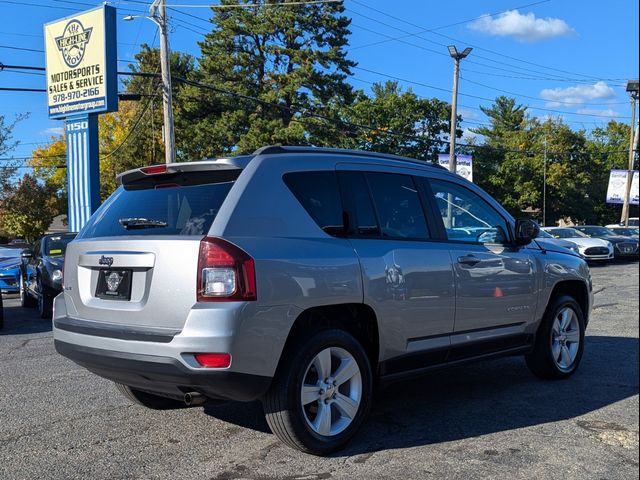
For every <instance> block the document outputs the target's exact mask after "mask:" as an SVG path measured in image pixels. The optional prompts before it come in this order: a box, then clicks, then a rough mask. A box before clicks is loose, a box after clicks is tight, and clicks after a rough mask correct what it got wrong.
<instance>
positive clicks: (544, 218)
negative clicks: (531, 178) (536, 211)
mask: <svg viewBox="0 0 640 480" xmlns="http://www.w3.org/2000/svg"><path fill="white" fill-rule="evenodd" d="M542 226H543V227H546V226H547V136H546V135H545V136H544V167H543V169H542Z"/></svg>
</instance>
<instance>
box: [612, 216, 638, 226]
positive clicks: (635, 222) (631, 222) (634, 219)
mask: <svg viewBox="0 0 640 480" xmlns="http://www.w3.org/2000/svg"><path fill="white" fill-rule="evenodd" d="M639 224H640V220H638V217H629V226H630V227H638V226H639ZM606 227H607V228H612V227H624V222H620V223H611V224H609V225H606Z"/></svg>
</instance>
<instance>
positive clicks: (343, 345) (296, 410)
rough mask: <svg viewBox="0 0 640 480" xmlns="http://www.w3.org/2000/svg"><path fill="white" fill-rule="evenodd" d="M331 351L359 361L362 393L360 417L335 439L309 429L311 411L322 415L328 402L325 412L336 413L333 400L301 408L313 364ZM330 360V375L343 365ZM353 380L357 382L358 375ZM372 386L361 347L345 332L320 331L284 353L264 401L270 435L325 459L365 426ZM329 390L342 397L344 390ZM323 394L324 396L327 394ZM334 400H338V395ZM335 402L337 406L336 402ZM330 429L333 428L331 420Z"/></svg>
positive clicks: (367, 359)
mask: <svg viewBox="0 0 640 480" xmlns="http://www.w3.org/2000/svg"><path fill="white" fill-rule="evenodd" d="M328 348H332V349H337V350H338V351H346V352H347V353H348V354H349V355H350V356H351V359H352V360H355V361H356V363H357V366H358V368H359V374H360V377H359V382H360V383H359V385H360V388H361V390H360V392H361V393H360V403H359V405H358V406H357V410H355V411H356V412H357V413H355V414H354V415H353V416H352V418H351V420H350V423H348V426H347V427H346V428H344V430H342V431H338V432H337V433H336V434H334V435H320V434H319V433H317V432H315V431H314V430H313V429H312V427H311V426H310V425H309V423H310V422H311V420H310V419H309V417H308V409H309V408H311V409H313V408H317V412H318V413H317V414H319V412H320V408H321V407H322V405H321V404H320V402H324V403H325V404H327V402H329V406H328V407H322V408H329V411H330V412H334V410H333V409H334V408H336V410H335V411H337V407H334V405H333V404H332V403H331V400H321V399H320V398H319V399H318V400H317V401H314V402H310V403H308V404H307V406H306V407H305V406H303V405H302V393H301V389H302V386H303V382H304V380H305V376H306V375H309V374H310V373H309V372H313V371H314V370H313V369H314V368H315V367H312V361H313V360H314V358H316V356H318V354H319V353H320V352H323V351H325V350H326V349H328ZM331 358H332V360H331V362H330V364H331V365H332V367H331V372H334V368H333V365H334V364H335V365H336V369H337V365H341V364H342V360H340V363H336V359H335V357H331ZM334 373H335V372H334ZM350 378H357V375H356V376H355V377H350ZM318 381H320V380H318ZM372 383H373V382H372V374H371V366H370V363H369V358H368V357H367V354H366V352H365V351H364V349H363V348H362V345H360V343H359V342H358V341H357V340H356V339H355V338H354V337H352V336H351V335H350V334H348V333H347V332H345V331H342V330H321V331H319V332H317V333H315V334H313V335H312V336H311V337H310V338H309V339H308V340H306V341H305V342H304V343H302V344H301V345H300V346H299V347H297V348H296V349H295V350H294V349H291V350H289V351H288V352H286V353H285V356H284V357H283V359H282V361H281V365H280V366H279V367H278V372H277V373H276V376H275V378H274V380H273V383H272V385H271V387H270V389H269V391H268V392H267V394H266V395H265V397H264V398H263V400H262V403H263V407H264V412H265V416H266V420H267V423H268V424H269V427H270V428H271V431H272V432H273V433H274V434H275V435H276V436H277V437H278V438H279V439H280V440H281V441H282V442H283V443H285V444H287V445H289V446H290V447H292V448H295V449H298V450H301V451H303V452H305V453H311V454H314V455H326V454H328V453H330V452H333V451H335V450H338V449H339V448H341V447H342V446H344V445H345V444H346V443H347V442H348V441H349V440H350V439H351V438H352V437H353V436H354V435H355V433H356V432H357V431H358V429H359V428H360V426H361V425H362V423H363V422H364V420H365V418H366V416H367V414H368V413H369V409H370V406H371V397H372ZM334 385H335V384H334ZM344 385H347V383H345V384H344ZM351 385H352V383H351V380H349V381H348V387H349V388H351ZM330 388H331V390H327V393H329V392H337V394H340V389H341V388H342V387H341V386H340V385H338V386H337V387H330ZM334 389H335V390H334ZM322 392H323V393H324V390H322ZM333 398H336V397H335V394H334V396H333ZM335 402H336V403H337V400H336V401H335ZM316 405H317V407H316ZM333 415H335V414H333ZM331 418H332V415H329V419H331ZM333 418H335V417H333ZM329 425H330V426H332V425H333V424H332V423H331V420H330V423H329Z"/></svg>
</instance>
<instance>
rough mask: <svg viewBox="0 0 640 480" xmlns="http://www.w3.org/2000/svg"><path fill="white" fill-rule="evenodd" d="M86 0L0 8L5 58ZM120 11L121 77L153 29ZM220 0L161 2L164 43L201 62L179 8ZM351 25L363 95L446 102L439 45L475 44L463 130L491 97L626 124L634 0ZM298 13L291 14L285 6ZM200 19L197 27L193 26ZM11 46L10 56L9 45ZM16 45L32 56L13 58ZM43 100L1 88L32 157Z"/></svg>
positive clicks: (440, 6) (385, 17)
mask: <svg viewBox="0 0 640 480" xmlns="http://www.w3.org/2000/svg"><path fill="white" fill-rule="evenodd" d="M100 3H101V2H93V1H92V0H68V1H67V0H0V18H1V19H3V20H4V21H3V22H2V24H1V25H0V62H2V63H3V64H5V65H12V64H17V65H34V66H44V53H42V52H41V51H31V50H43V49H44V46H43V38H42V26H43V24H44V23H46V22H49V21H52V20H55V19H57V18H61V17H65V16H68V15H71V14H73V13H75V12H79V11H82V10H86V9H89V8H91V7H93V6H96V5H99V4H100ZM109 3H110V4H111V5H114V6H116V7H117V8H118V12H119V14H120V15H119V16H118V58H119V59H120V60H121V62H122V63H120V64H119V68H120V69H122V70H124V69H126V65H127V60H129V59H131V58H133V55H134V54H135V53H136V51H137V48H138V45H139V44H140V43H142V42H147V43H150V44H151V43H152V42H154V41H155V45H157V38H156V35H155V31H156V27H155V26H154V24H153V23H151V22H149V21H146V20H142V19H137V20H135V21H130V22H125V21H123V17H124V15H125V14H131V13H133V14H139V13H140V11H141V10H144V9H145V5H144V4H145V3H150V0H148V1H147V2H144V1H142V0H135V1H133V0H119V1H118V0H115V1H112V2H109ZM207 3H219V0H213V1H212V2H211V1H207V0H188V1H187V0H167V4H168V5H174V6H173V7H172V8H171V9H170V10H169V15H170V18H171V20H172V29H173V31H172V33H171V39H170V42H171V47H172V49H175V50H181V51H186V52H190V53H192V54H194V55H196V56H197V55H198V54H199V49H198V46H197V43H196V42H197V41H198V40H200V39H201V38H202V36H203V34H204V33H206V31H207V30H208V26H207V25H208V24H207V21H206V20H207V18H209V17H210V16H211V10H210V9H208V8H187V7H186V6H180V5H194V4H201V5H206V4H207ZM345 7H346V9H347V10H346V14H347V15H348V16H349V17H351V18H352V20H353V23H352V26H351V31H352V35H351V37H350V47H349V57H350V58H351V59H352V60H354V61H356V62H357V63H358V68H356V69H354V74H355V75H354V78H353V79H352V83H353V85H354V86H355V87H356V88H361V89H364V90H369V88H370V85H371V83H372V82H380V81H385V80H387V79H389V78H394V77H395V78H397V79H400V84H401V85H403V87H405V88H411V89H413V91H414V92H415V93H416V94H418V95H420V96H424V97H429V98H431V97H436V98H440V99H442V100H446V101H451V84H452V59H451V58H450V57H449V55H448V53H447V48H446V46H447V45H449V44H455V45H456V46H457V47H458V50H462V49H463V48H464V47H467V46H471V47H473V52H472V53H471V55H470V56H469V57H468V58H467V59H465V60H463V61H462V66H461V80H460V90H459V93H460V96H459V100H458V101H459V113H461V114H462V116H463V117H464V119H465V122H464V123H463V124H462V126H463V128H465V129H469V128H474V127H477V126H479V125H482V124H486V123H487V118H486V117H485V116H484V114H483V113H482V112H481V111H480V110H479V106H481V105H483V106H489V105H490V104H491V103H492V100H493V99H494V98H495V97H496V96H498V95H503V94H504V95H508V96H512V97H515V98H516V99H517V101H518V102H519V103H521V104H523V105H526V106H528V107H529V108H530V110H529V113H530V114H531V115H535V116H539V117H547V116H549V115H551V116H554V117H559V116H561V117H562V118H563V119H564V121H565V122H567V123H568V124H570V125H571V126H572V128H574V129H580V128H584V129H587V130H590V129H592V128H594V127H596V126H599V125H605V124H606V122H607V121H608V120H609V119H611V118H613V119H615V120H617V121H621V122H626V123H628V122H629V121H630V110H631V109H630V105H629V97H628V94H627V93H626V92H625V86H626V81H627V80H628V79H632V78H634V79H637V78H638V44H639V39H638V2H637V1H636V0H613V1H610V2H606V3H603V2H602V1H596V0H581V1H578V0H547V1H537V2H536V1H535V0H504V1H497V0H487V1H483V2H478V1H471V0H462V1H458V2H441V1H425V0H423V1H419V0H395V1H393V0H386V1H384V0H345ZM288 8H295V7H288ZM193 16H195V17H199V18H200V20H198V19H196V18H193ZM6 47H14V48H6ZM15 47H17V48H20V49H27V50H16V49H15ZM44 86H45V78H44V76H42V75H33V74H24V73H16V72H10V71H2V72H0V87H26V88H44ZM46 107H47V106H46V97H45V94H44V93H17V92H5V91H0V115H5V117H7V118H8V119H11V118H13V116H14V115H16V114H19V113H24V112H30V117H29V119H27V120H25V121H23V122H21V123H20V124H19V125H18V127H17V128H16V130H15V139H17V140H19V141H20V142H21V145H20V146H19V147H18V148H17V149H16V150H15V151H14V152H13V153H12V155H14V156H17V157H19V156H28V155H29V154H30V153H31V151H32V149H33V148H34V147H35V146H37V145H38V144H43V143H46V142H47V140H48V139H49V138H50V137H51V135H54V134H56V133H58V132H60V131H61V127H62V122H61V121H53V120H49V119H48V118H47V114H46V110H47V109H46Z"/></svg>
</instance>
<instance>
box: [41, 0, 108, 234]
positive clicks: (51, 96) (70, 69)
mask: <svg viewBox="0 0 640 480" xmlns="http://www.w3.org/2000/svg"><path fill="white" fill-rule="evenodd" d="M44 38H45V55H46V67H47V68H46V69H47V99H48V108H49V118H52V119H59V120H65V134H66V139H67V180H68V192H69V205H68V220H69V231H72V232H77V231H79V230H80V229H81V228H82V227H83V226H84V224H85V223H86V222H87V220H88V219H89V217H90V216H91V214H92V213H93V212H94V211H95V210H96V209H97V208H98V206H99V205H100V166H99V149H98V114H100V113H105V112H111V111H115V110H117V109H118V73H117V63H116V9H115V8H114V7H110V6H107V5H104V6H101V7H98V8H95V9H92V10H88V11H85V12H81V13H78V14H76V15H73V16H70V17H66V18H63V19H61V20H56V21H54V22H51V23H47V24H45V26H44Z"/></svg>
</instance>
